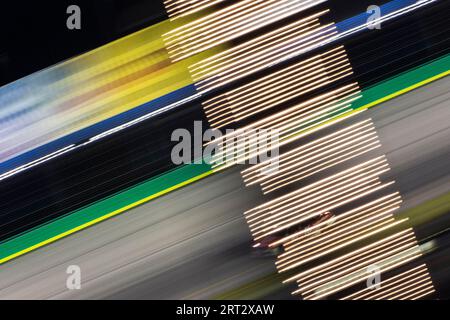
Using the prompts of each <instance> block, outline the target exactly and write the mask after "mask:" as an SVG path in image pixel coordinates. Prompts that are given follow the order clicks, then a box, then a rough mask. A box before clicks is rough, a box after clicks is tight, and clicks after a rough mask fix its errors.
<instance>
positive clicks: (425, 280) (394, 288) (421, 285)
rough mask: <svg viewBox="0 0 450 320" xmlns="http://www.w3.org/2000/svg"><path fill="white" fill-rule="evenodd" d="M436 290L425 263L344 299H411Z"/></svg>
mask: <svg viewBox="0 0 450 320" xmlns="http://www.w3.org/2000/svg"><path fill="white" fill-rule="evenodd" d="M433 292H434V286H433V282H432V281H431V277H430V275H429V272H428V268H427V266H426V265H425V264H421V265H419V266H417V267H413V268H411V269H408V270H407V271H404V272H402V273H400V274H397V275H395V276H391V277H389V278H386V279H382V280H381V282H380V286H379V287H378V288H376V289H374V288H364V289H362V290H360V291H357V292H355V293H353V294H351V295H348V296H345V297H343V298H341V299H342V300H380V299H390V300H397V299H403V300H409V299H418V298H422V297H424V296H427V295H429V294H431V293H433Z"/></svg>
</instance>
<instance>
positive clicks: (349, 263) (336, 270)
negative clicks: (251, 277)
mask: <svg viewBox="0 0 450 320" xmlns="http://www.w3.org/2000/svg"><path fill="white" fill-rule="evenodd" d="M420 255H421V252H420V249H419V247H418V245H417V242H416V240H415V236H414V232H413V231H412V229H407V230H404V231H401V232H398V233H396V234H394V235H392V236H389V237H386V238H384V239H382V240H379V241H376V242H374V243H372V244H370V245H367V246H365V247H362V248H360V249H358V250H355V251H352V252H350V253H348V254H346V255H343V256H340V257H338V258H336V259H333V260H331V261H329V262H327V263H324V264H321V265H319V266H317V267H314V268H311V269H308V270H306V271H303V272H301V273H299V274H297V275H295V276H293V277H291V278H289V279H287V280H286V281H297V284H298V286H299V289H298V290H296V291H295V292H294V294H298V293H301V294H302V295H303V297H305V298H306V299H320V298H323V297H326V296H328V295H330V294H333V293H336V292H339V291H341V290H343V289H345V288H348V287H350V286H352V285H353V284H356V283H359V282H361V281H365V280H367V279H368V278H369V277H370V276H371V274H370V272H368V268H369V267H370V266H376V267H377V268H378V269H379V270H380V272H386V271H388V270H392V269H394V268H395V267H398V266H400V265H403V264H405V263H407V262H409V261H411V260H413V259H415V258H417V257H419V256H420Z"/></svg>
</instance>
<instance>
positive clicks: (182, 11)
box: [164, 0, 225, 20]
mask: <svg viewBox="0 0 450 320" xmlns="http://www.w3.org/2000/svg"><path fill="white" fill-rule="evenodd" d="M224 1H225V0H164V6H165V8H166V11H167V14H168V15H169V17H170V19H171V20H175V19H178V18H181V17H185V16H188V15H190V14H192V13H195V12H198V11H201V10H203V9H206V8H209V7H211V6H213V5H216V4H218V3H220V2H224Z"/></svg>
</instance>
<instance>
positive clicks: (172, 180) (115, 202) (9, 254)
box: [0, 164, 213, 263]
mask: <svg viewBox="0 0 450 320" xmlns="http://www.w3.org/2000/svg"><path fill="white" fill-rule="evenodd" d="M211 173H213V171H212V170H211V167H210V166H209V165H207V164H197V165H185V166H181V167H179V168H176V169H174V170H172V171H170V172H167V173H165V174H162V175H160V176H158V177H155V178H153V179H151V180H149V181H146V182H143V183H141V184H138V185H137V186H134V187H131V188H129V189H127V190H124V191H121V192H119V193H117V194H115V195H112V196H110V197H108V198H106V199H103V200H100V201H97V202H95V203H93V204H90V205H88V206H86V207H84V208H82V209H79V210H76V211H74V212H71V213H69V214H67V215H65V216H63V217H60V218H58V219H56V220H54V221H51V222H48V223H46V224H44V225H41V226H38V227H36V228H34V229H32V230H30V231H27V232H25V233H22V234H20V235H18V236H15V237H13V238H11V239H8V240H6V241H4V242H2V243H1V244H0V263H3V262H6V261H8V260H11V259H13V258H15V257H17V256H19V255H22V254H24V253H27V252H29V251H31V250H34V249H36V248H38V247H41V246H44V245H46V244H48V243H50V242H53V241H56V240H58V239H60V238H62V237H64V236H67V235H69V234H71V233H74V232H77V231H79V230H81V229H84V228H86V227H88V226H90V225H93V224H95V223H98V222H100V221H103V220H105V219H108V218H110V217H112V216H115V215H117V214H119V213H121V212H123V211H126V210H129V209H131V208H133V207H136V206H138V205H140V204H142V203H145V202H147V201H150V200H152V199H154V198H156V197H159V196H161V195H163V194H166V193H168V192H170V191H173V190H175V189H178V188H181V187H183V186H185V185H187V184H189V183H192V182H194V181H196V180H199V179H201V178H203V177H205V176H207V175H209V174H211Z"/></svg>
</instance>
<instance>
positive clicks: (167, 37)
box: [163, 0, 326, 61]
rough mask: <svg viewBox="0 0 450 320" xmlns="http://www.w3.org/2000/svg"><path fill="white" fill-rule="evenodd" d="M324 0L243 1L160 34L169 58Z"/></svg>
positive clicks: (220, 41)
mask: <svg viewBox="0 0 450 320" xmlns="http://www.w3.org/2000/svg"><path fill="white" fill-rule="evenodd" d="M325 1H326V0H243V1H239V2H237V3H235V4H233V5H230V6H228V7H225V8H223V9H220V10H218V11H216V12H214V13H211V14H209V15H207V16H205V17H202V18H199V19H196V20H194V21H192V22H190V23H187V24H185V25H183V26H181V27H179V28H177V29H175V30H172V31H169V32H168V33H166V34H164V35H163V37H164V41H165V43H166V45H167V49H168V50H169V54H170V56H171V57H172V59H173V61H178V60H181V59H184V58H187V57H189V56H192V55H194V54H196V53H199V52H202V51H204V50H207V49H209V48H213V47H215V46H217V45H220V44H223V43H225V42H227V41H229V40H232V39H236V38H238V37H240V36H242V35H245V34H248V33H250V32H252V31H254V30H257V29H259V28H262V27H264V26H267V25H269V24H271V23H273V22H276V21H279V20H282V19H284V18H286V17H289V16H291V15H294V14H296V13H298V12H301V11H303V10H305V9H308V8H311V7H313V6H316V5H317V4H319V3H323V2H325Z"/></svg>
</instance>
